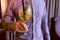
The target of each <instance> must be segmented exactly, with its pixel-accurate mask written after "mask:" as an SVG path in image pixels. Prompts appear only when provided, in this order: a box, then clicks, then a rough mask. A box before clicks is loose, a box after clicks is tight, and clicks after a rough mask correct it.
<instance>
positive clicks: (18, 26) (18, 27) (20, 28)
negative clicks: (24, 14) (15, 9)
mask: <svg viewBox="0 0 60 40" xmlns="http://www.w3.org/2000/svg"><path fill="white" fill-rule="evenodd" d="M10 28H11V29H13V30H15V31H16V32H21V33H24V32H27V31H28V25H26V24H25V23H24V22H23V21H21V20H19V21H17V22H15V23H12V24H11V25H10Z"/></svg>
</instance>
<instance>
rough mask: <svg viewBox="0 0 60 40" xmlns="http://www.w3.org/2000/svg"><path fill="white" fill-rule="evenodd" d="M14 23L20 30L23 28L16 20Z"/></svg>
mask: <svg viewBox="0 0 60 40" xmlns="http://www.w3.org/2000/svg"><path fill="white" fill-rule="evenodd" d="M16 25H17V27H18V28H19V29H20V30H23V28H22V26H21V25H20V24H19V23H18V22H16Z"/></svg>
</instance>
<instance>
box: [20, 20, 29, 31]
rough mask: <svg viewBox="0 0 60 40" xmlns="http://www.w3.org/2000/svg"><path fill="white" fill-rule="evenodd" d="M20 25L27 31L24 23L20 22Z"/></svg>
mask: <svg viewBox="0 0 60 40" xmlns="http://www.w3.org/2000/svg"><path fill="white" fill-rule="evenodd" d="M20 25H21V26H22V27H23V28H24V29H25V30H26V31H28V27H27V25H26V24H25V23H23V22H22V21H20Z"/></svg>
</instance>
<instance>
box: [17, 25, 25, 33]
mask: <svg viewBox="0 0 60 40" xmlns="http://www.w3.org/2000/svg"><path fill="white" fill-rule="evenodd" d="M16 32H20V33H24V32H26V31H22V30H21V29H19V28H18V27H17V26H16Z"/></svg>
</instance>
